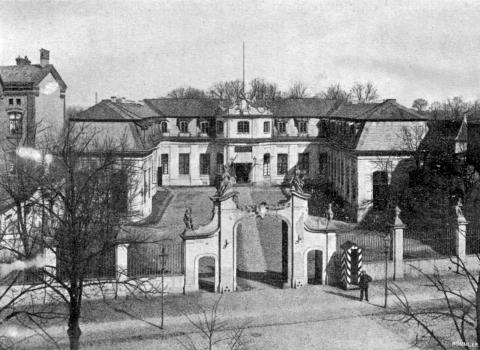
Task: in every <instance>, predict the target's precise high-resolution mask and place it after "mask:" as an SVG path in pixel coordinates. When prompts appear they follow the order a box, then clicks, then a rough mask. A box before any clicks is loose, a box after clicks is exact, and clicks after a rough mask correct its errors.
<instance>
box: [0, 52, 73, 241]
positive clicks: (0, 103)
mask: <svg viewBox="0 0 480 350" xmlns="http://www.w3.org/2000/svg"><path fill="white" fill-rule="evenodd" d="M49 54H50V53H49V51H48V50H45V49H41V50H40V64H31V62H30V60H29V59H28V58H27V57H24V58H21V57H18V58H17V59H16V65H14V66H0V96H1V98H0V118H1V119H2V120H3V123H1V126H0V172H1V173H2V176H3V175H4V174H5V173H8V172H12V171H14V169H15V166H14V165H15V162H14V160H15V150H16V149H17V148H18V147H19V146H32V147H33V146H35V141H36V138H38V136H39V134H40V132H42V133H44V134H45V135H46V134H47V133H51V134H58V132H60V131H61V130H62V128H63V123H64V116H65V92H66V88H67V86H66V84H65V82H64V81H63V80H62V78H61V77H60V75H59V74H58V72H57V70H56V69H55V68H54V66H53V65H51V64H50V63H49ZM32 195H33V193H32ZM21 205H22V206H23V203H22V204H21ZM17 209H18V208H17V207H16V206H15V205H14V203H13V200H12V198H11V196H10V195H9V194H8V193H7V191H6V190H5V188H3V187H0V231H1V232H2V233H6V234H7V236H6V237H4V239H7V238H8V235H12V234H13V231H12V230H13V227H14V225H13V224H12V221H14V220H15V219H16V210H17Z"/></svg>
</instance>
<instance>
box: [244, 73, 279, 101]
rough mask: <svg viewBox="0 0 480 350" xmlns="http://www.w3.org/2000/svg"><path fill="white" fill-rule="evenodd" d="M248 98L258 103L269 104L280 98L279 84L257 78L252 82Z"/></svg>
mask: <svg viewBox="0 0 480 350" xmlns="http://www.w3.org/2000/svg"><path fill="white" fill-rule="evenodd" d="M247 97H248V99H250V100H252V101H256V102H257V103H264V104H268V103H269V102H271V101H274V100H276V99H279V98H280V97H281V92H280V90H279V89H278V87H277V84H274V83H269V82H266V81H265V80H264V79H261V78H256V79H253V80H252V81H251V82H250V89H249V91H248V92H247Z"/></svg>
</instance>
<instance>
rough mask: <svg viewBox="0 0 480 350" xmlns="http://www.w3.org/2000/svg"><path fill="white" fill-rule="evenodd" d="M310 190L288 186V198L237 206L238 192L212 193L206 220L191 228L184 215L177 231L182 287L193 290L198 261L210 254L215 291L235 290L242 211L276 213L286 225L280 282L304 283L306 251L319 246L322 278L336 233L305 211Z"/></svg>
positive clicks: (328, 222)
mask: <svg viewBox="0 0 480 350" xmlns="http://www.w3.org/2000/svg"><path fill="white" fill-rule="evenodd" d="M309 198H310V195H308V194H305V193H303V192H302V191H301V190H300V191H298V190H295V189H292V190H291V194H290V198H288V199H287V200H285V201H283V202H280V203H278V204H276V205H267V204H266V203H260V204H257V205H253V206H242V205H241V204H240V203H238V192H236V191H233V190H232V189H231V188H230V189H228V190H226V191H223V193H222V192H221V191H218V192H217V195H216V196H214V197H211V198H210V199H211V200H212V202H213V215H212V219H211V221H210V222H209V223H208V224H206V225H204V226H200V227H198V228H196V229H193V227H192V226H191V224H189V221H188V220H189V219H188V216H187V218H186V226H187V229H186V230H185V231H184V233H183V234H182V238H183V240H184V252H185V284H184V290H185V291H186V292H188V291H195V290H198V282H199V281H198V274H199V260H200V258H201V257H205V256H210V257H212V258H214V259H215V279H214V290H215V291H216V292H221V293H224V292H232V291H235V290H236V289H237V257H236V245H237V230H236V225H237V223H238V222H239V221H240V220H241V219H243V218H245V217H247V216H259V217H262V218H263V217H265V215H276V216H279V217H280V218H281V219H282V220H284V221H285V222H286V223H287V225H288V249H287V251H288V254H287V274H286V275H287V281H286V283H285V285H284V287H287V288H299V287H302V286H304V285H306V284H307V281H308V271H307V255H308V252H309V251H311V250H320V251H322V259H323V261H322V281H324V283H325V281H326V282H328V280H327V273H326V271H327V266H328V263H329V261H330V259H331V257H332V255H333V253H334V252H335V249H336V233H335V228H334V225H333V222H332V220H331V217H330V218H329V219H327V218H322V217H317V216H311V215H309V214H308V199H309Z"/></svg>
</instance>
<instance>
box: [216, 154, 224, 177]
mask: <svg viewBox="0 0 480 350" xmlns="http://www.w3.org/2000/svg"><path fill="white" fill-rule="evenodd" d="M217 172H218V173H219V174H222V173H223V153H217Z"/></svg>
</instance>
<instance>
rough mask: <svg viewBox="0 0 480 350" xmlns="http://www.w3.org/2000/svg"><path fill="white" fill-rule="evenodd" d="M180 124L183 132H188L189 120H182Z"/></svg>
mask: <svg viewBox="0 0 480 350" xmlns="http://www.w3.org/2000/svg"><path fill="white" fill-rule="evenodd" d="M179 125H180V132H181V133H187V132H188V122H187V121H181V122H180V124H179Z"/></svg>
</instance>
